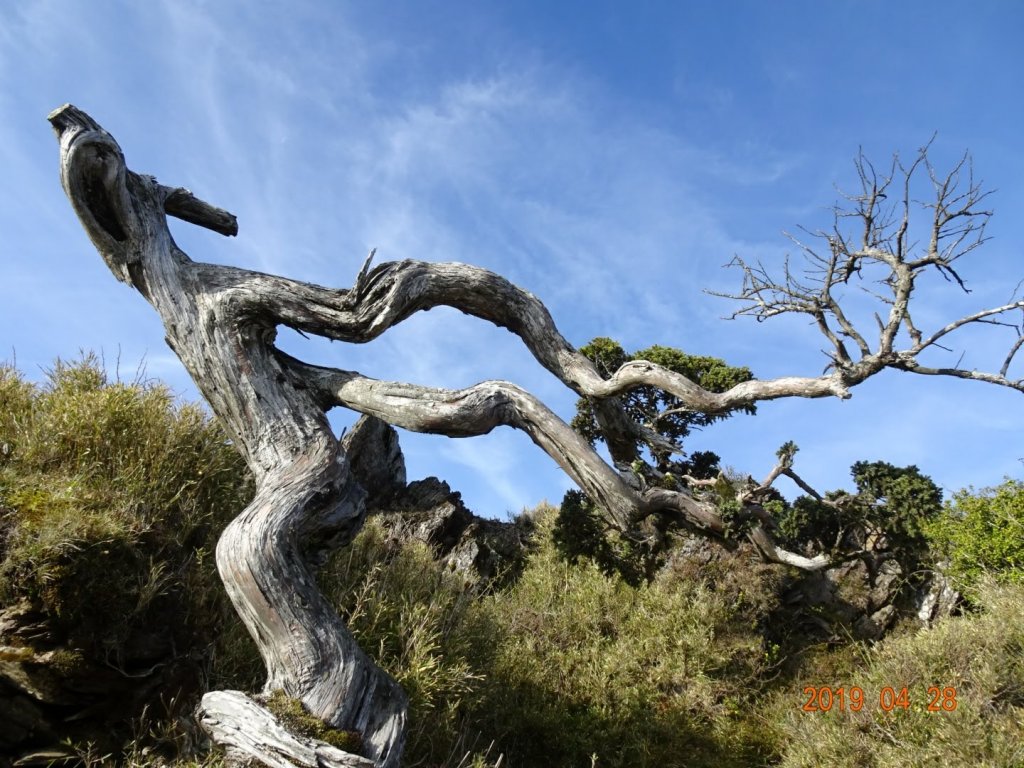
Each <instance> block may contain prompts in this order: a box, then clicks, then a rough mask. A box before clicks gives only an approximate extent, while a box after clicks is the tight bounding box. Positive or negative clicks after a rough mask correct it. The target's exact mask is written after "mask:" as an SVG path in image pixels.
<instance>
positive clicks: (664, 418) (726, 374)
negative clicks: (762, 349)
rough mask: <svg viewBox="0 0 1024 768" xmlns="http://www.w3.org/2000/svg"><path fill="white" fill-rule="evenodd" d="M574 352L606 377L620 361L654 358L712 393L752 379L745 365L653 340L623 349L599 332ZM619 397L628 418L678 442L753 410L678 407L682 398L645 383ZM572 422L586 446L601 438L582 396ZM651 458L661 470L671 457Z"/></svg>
mask: <svg viewBox="0 0 1024 768" xmlns="http://www.w3.org/2000/svg"><path fill="white" fill-rule="evenodd" d="M579 351H580V352H581V353H582V354H584V355H586V356H587V357H588V358H590V360H591V361H593V363H594V365H595V366H596V368H597V370H598V373H600V374H601V375H602V376H604V377H605V378H609V377H611V375H612V374H614V373H615V371H617V370H618V369H619V368H620V367H621V366H622V365H624V364H625V363H627V362H629V361H631V360H646V361H648V362H651V363H656V364H657V365H660V366H662V367H663V368H667V369H668V370H670V371H674V372H676V373H679V374H682V375H683V376H686V377H687V378H689V379H690V380H691V381H693V382H695V383H697V384H699V385H700V386H702V387H704V388H705V389H707V390H710V391H712V392H725V391H726V390H728V389H730V388H731V387H734V386H735V385H737V384H740V383H742V382H744V381H749V380H750V379H751V378H753V375H752V374H751V372H750V369H749V368H746V367H733V366H730V365H727V364H726V363H725V361H724V360H720V359H718V358H717V357H704V356H699V355H688V354H686V353H685V352H682V351H680V350H678V349H674V348H672V347H663V346H661V345H658V344H655V345H654V346H652V347H647V348H646V349H641V350H638V351H636V352H634V353H632V354H627V353H626V351H625V350H624V349H623V348H622V346H621V345H620V344H619V343H618V342H617V341H615V340H613V339H609V338H605V337H598V338H596V339H593V340H592V341H591V342H590V343H589V344H587V345H585V346H583V347H580V350H579ZM621 401H622V404H623V406H624V407H625V410H626V413H627V415H628V416H629V417H630V418H631V419H633V420H634V421H635V422H636V423H638V424H645V425H647V426H649V427H650V428H652V429H654V430H655V431H657V432H659V433H660V434H661V435H662V436H664V437H666V438H668V439H669V440H671V441H672V442H673V443H675V444H676V445H677V446H679V445H681V444H682V441H683V439H684V438H685V437H686V436H687V435H689V434H690V432H691V431H692V430H693V429H699V428H701V427H706V426H708V425H709V424H712V423H714V422H716V421H720V420H722V419H725V418H728V417H729V416H731V415H733V414H734V413H737V412H743V413H754V412H755V409H754V406H745V407H743V408H737V409H733V410H730V411H726V412H723V413H719V414H714V415H708V414H704V413H699V412H696V411H691V410H686V409H683V408H681V406H682V403H681V402H680V401H679V399H678V398H677V397H675V396H674V395H670V394H668V393H667V392H665V391H663V390H660V389H657V388H656V387H647V386H644V387H637V388H636V389H633V390H632V391H630V392H628V393H626V394H625V395H622V396H621ZM572 426H573V429H575V430H576V431H577V432H579V433H580V434H581V435H583V437H585V438H586V439H587V440H589V441H590V443H591V445H593V444H594V442H595V441H597V440H602V439H603V437H602V435H601V432H600V429H599V428H598V425H597V420H596V418H595V416H594V410H593V407H592V405H591V403H590V401H589V400H588V399H587V398H581V399H580V400H579V401H578V402H577V403H576V416H575V418H574V419H573V421H572ZM654 458H655V463H656V464H658V465H659V469H661V470H662V471H666V469H667V468H668V467H667V463H668V461H669V459H670V457H669V456H660V455H659V456H655V457H654ZM708 458H709V457H708V456H704V457H703V458H701V459H700V460H699V461H700V462H701V463H706V462H707V461H708ZM711 463H712V464H717V457H714V460H713V461H712V462H711ZM683 473H690V474H692V472H690V469H689V468H686V469H684V470H683V471H682V472H679V474H683Z"/></svg>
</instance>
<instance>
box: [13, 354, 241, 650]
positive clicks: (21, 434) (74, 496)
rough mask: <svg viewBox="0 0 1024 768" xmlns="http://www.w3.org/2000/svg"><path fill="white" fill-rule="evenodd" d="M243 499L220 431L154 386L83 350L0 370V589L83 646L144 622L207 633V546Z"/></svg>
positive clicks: (222, 614) (234, 461) (235, 463)
mask: <svg viewBox="0 0 1024 768" xmlns="http://www.w3.org/2000/svg"><path fill="white" fill-rule="evenodd" d="M250 495H251V482H250V479H249V474H248V471H247V470H246V468H245V465H244V463H243V462H242V459H241V458H240V457H239V456H238V454H237V452H236V451H235V450H234V449H233V448H232V447H231V445H230V444H229V443H228V442H227V441H226V439H225V437H224V434H223V433H222V432H221V430H220V429H219V428H218V427H217V426H216V425H215V424H214V423H213V422H212V421H211V420H210V419H209V418H208V417H207V416H206V415H205V414H204V413H203V411H202V410H201V409H200V408H199V407H198V406H195V405H182V404H179V403H177V402H176V401H175V398H174V397H173V396H172V394H171V393H170V392H169V391H168V390H167V388H166V387H164V386H162V385H159V384H153V383H148V382H136V383H124V382H118V381H109V380H108V378H107V376H106V374H105V373H104V371H103V368H102V367H101V365H100V363H99V361H98V360H97V358H96V357H95V356H94V355H86V356H84V357H83V358H82V359H81V360H80V361H78V362H75V363H65V362H62V361H60V360H58V361H57V363H56V364H55V365H54V367H53V369H52V370H51V371H49V372H48V376H47V380H46V382H45V383H44V384H42V385H35V384H32V383H29V382H27V381H26V380H25V379H24V378H23V377H22V376H21V375H20V374H19V373H18V372H17V371H16V370H15V369H14V368H12V367H10V366H0V508H5V509H6V510H8V511H7V512H6V513H5V515H4V517H3V521H2V522H0V525H3V527H4V535H3V537H2V539H0V541H2V542H3V546H2V551H0V597H2V599H4V600H5V601H13V600H17V599H20V598H26V599H30V600H33V601H36V602H37V603H39V604H40V605H41V606H42V607H43V609H44V610H45V611H46V612H47V613H48V614H49V615H50V616H51V617H52V618H53V619H54V620H55V621H56V622H57V623H58V625H60V626H62V627H63V628H64V629H65V630H66V631H67V632H69V634H70V636H71V640H72V642H73V643H75V644H77V645H79V646H80V647H82V648H83V649H84V650H87V651H89V652H91V653H100V652H104V653H105V652H108V651H110V650H112V649H113V650H116V649H117V648H118V647H119V646H120V644H121V643H123V642H124V641H125V640H126V639H127V638H128V637H129V636H130V635H132V634H133V633H134V632H137V631H138V630H139V629H140V628H144V627H145V626H147V625H156V626H166V627H167V632H168V633H169V635H171V634H173V636H174V640H175V642H181V643H188V642H190V641H192V640H193V639H195V637H197V636H198V635H206V636H213V634H214V630H213V629H212V625H213V624H220V623H223V622H224V621H226V620H228V616H229V614H228V610H229V609H228V608H227V607H226V604H225V600H224V598H223V597H222V593H223V590H222V589H221V587H220V582H219V579H218V578H217V575H216V572H215V568H214V566H213V556H212V549H213V545H214V542H215V540H216V534H217V532H218V531H219V530H220V528H221V527H222V526H223V525H224V524H225V523H226V521H227V520H229V519H230V518H231V517H233V516H234V515H235V514H237V513H238V512H239V511H240V510H241V509H242V507H244V506H245V504H246V503H247V501H248V499H249V497H250ZM171 617H173V621H172V620H170V619H171Z"/></svg>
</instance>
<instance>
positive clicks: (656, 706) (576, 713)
mask: <svg viewBox="0 0 1024 768" xmlns="http://www.w3.org/2000/svg"><path fill="white" fill-rule="evenodd" d="M552 518H553V513H548V514H547V515H546V516H542V517H540V518H539V519H540V526H539V530H538V533H537V536H538V542H537V545H538V549H537V551H536V552H535V553H534V554H533V555H532V556H531V559H530V561H529V563H528V565H527V568H526V570H525V572H524V573H523V575H522V577H521V578H520V579H519V581H518V582H516V583H515V584H514V585H513V586H511V587H509V588H507V589H506V590H503V591H501V592H498V593H495V594H493V595H490V596H488V597H487V598H486V599H484V600H482V601H479V602H478V603H476V604H475V605H474V606H473V607H472V609H471V611H470V612H469V615H468V616H467V621H466V628H465V631H466V633H467V635H468V637H469V639H470V642H471V645H472V648H473V651H472V653H471V659H472V660H473V661H474V663H475V664H477V665H479V667H478V668H479V669H480V671H481V672H482V673H483V675H484V680H483V681H482V683H481V684H480V686H479V690H480V695H479V697H478V698H477V699H476V700H475V701H474V702H473V705H472V714H471V717H472V722H473V723H474V726H475V727H476V728H478V729H480V730H481V731H482V733H483V734H484V735H485V737H486V739H488V740H490V739H493V740H494V741H495V742H496V743H497V744H498V745H499V746H500V749H501V751H502V752H503V753H504V754H505V755H506V758H507V760H508V765H512V766H534V765H545V766H586V765H591V759H592V756H593V757H594V763H593V764H594V765H598V766H654V765H657V766H682V765H687V766H702V765H708V766H711V765H714V766H729V765H735V766H755V765H763V764H766V762H767V760H768V759H769V758H770V756H771V755H772V754H773V751H774V746H773V738H772V736H771V733H770V730H769V729H767V728H765V727H764V725H763V723H762V722H761V721H760V719H759V718H758V717H757V714H756V710H755V708H754V707H753V705H752V702H753V698H754V696H755V694H756V693H757V692H758V690H759V689H760V682H761V677H762V673H763V672H764V671H765V668H766V658H765V651H764V647H763V645H762V642H761V638H760V636H759V635H758V634H757V633H756V632H752V631H751V626H750V623H749V622H748V620H747V619H746V617H744V616H743V613H742V611H737V610H736V607H737V606H736V602H735V601H734V600H733V599H730V596H729V595H728V593H727V591H726V590H724V589H723V590H716V589H714V588H713V587H712V585H711V584H709V583H708V582H707V581H704V580H701V579H699V578H698V579H693V578H689V575H688V574H686V575H685V576H684V575H683V574H681V573H680V572H678V571H676V570H674V569H666V570H664V571H662V572H661V573H659V574H658V576H656V577H655V578H654V579H653V581H651V582H650V583H649V584H648V583H641V584H640V585H638V586H631V585H629V584H627V583H626V582H625V581H623V580H622V579H621V578H620V577H618V576H616V575H607V574H605V573H603V572H602V571H601V570H600V568H599V567H598V566H597V565H595V564H594V563H593V562H591V561H588V560H581V561H579V562H577V563H575V564H571V563H567V562H566V561H565V560H564V559H562V558H561V557H560V556H559V554H558V552H557V550H556V548H555V546H554V544H553V542H552V540H551V529H552V527H553V519H552Z"/></svg>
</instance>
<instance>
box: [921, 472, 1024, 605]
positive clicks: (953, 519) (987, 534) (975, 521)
mask: <svg viewBox="0 0 1024 768" xmlns="http://www.w3.org/2000/svg"><path fill="white" fill-rule="evenodd" d="M929 536H930V538H931V540H932V544H933V547H934V548H935V550H936V552H937V553H938V554H939V555H940V556H943V557H945V558H947V559H948V561H949V572H950V574H951V575H952V576H954V577H956V578H958V579H959V580H960V581H961V583H962V584H963V586H964V587H965V588H967V589H968V590H970V589H971V586H972V585H973V584H975V583H977V581H978V580H979V578H980V577H981V576H982V575H984V574H986V573H988V574H991V575H992V576H993V577H995V578H997V579H999V580H1003V581H1012V582H1018V583H1024V482H1021V481H1019V480H1009V479H1007V480H1006V481H1005V482H1004V483H1003V484H1002V485H999V486H996V487H995V488H986V489H984V490H981V491H978V492H975V491H974V490H973V489H968V490H963V491H960V492H959V493H956V494H954V496H953V499H952V501H951V502H950V503H949V504H947V505H946V507H945V510H944V514H943V515H942V516H941V517H940V518H939V519H938V520H937V521H936V522H935V523H934V524H933V525H932V526H931V527H930V529H929Z"/></svg>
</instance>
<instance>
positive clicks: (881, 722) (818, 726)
mask: <svg viewBox="0 0 1024 768" xmlns="http://www.w3.org/2000/svg"><path fill="white" fill-rule="evenodd" d="M978 601H979V604H980V605H981V606H982V608H983V612H982V613H979V614H975V615H965V616H958V617H954V618H951V619H947V620H946V621H944V622H941V623H939V624H938V625H937V626H935V627H934V628H932V629H928V630H922V631H920V632H916V633H913V634H906V635H903V636H900V637H894V638H890V639H887V640H884V641H882V642H881V643H880V644H879V645H877V646H875V647H874V648H873V649H871V650H870V651H864V652H863V653H864V654H865V657H864V658H863V659H862V660H861V663H859V664H855V665H848V666H846V667H845V669H844V670H843V671H842V672H840V673H838V674H837V673H836V670H835V669H829V668H828V667H826V666H825V665H821V666H818V667H811V668H809V669H806V670H805V673H804V674H805V676H804V678H803V679H801V680H798V681H794V682H793V684H792V685H790V686H789V687H788V688H787V689H786V690H784V691H783V692H780V693H779V694H777V695H776V697H775V698H774V700H773V704H772V706H771V707H769V706H767V705H766V706H765V710H764V711H765V713H766V714H768V715H769V716H771V717H773V718H775V719H777V720H778V721H779V722H780V724H781V725H782V727H783V729H784V731H785V738H784V739H783V742H782V743H783V744H784V745H785V751H784V755H783V760H782V762H781V765H782V766H784V768H812V767H816V766H821V765H828V766H840V767H843V766H849V768H883V766H892V765H899V766H907V768H917V767H920V768H925V766H935V765H941V766H948V767H949V768H986V767H990V768H997V767H998V768H1009V767H1011V766H1020V765H1024V747H1022V745H1024V587H1022V586H1020V585H1003V586H998V585H996V584H994V583H993V582H991V581H988V582H984V583H982V584H981V585H980V586H979V591H978ZM804 685H808V686H829V687H831V688H838V687H840V686H843V687H845V688H847V689H848V688H849V687H851V686H857V687H859V688H861V689H862V690H863V692H864V706H863V709H861V710H860V711H859V712H854V711H850V709H848V708H846V709H845V710H843V711H840V710H839V708H838V707H834V708H833V709H832V711H830V712H827V713H825V712H804V711H802V706H803V704H804V702H806V701H807V699H808V696H807V695H805V694H804V693H803V686H804ZM933 686H934V687H936V688H938V689H939V692H931V693H930V692H929V688H931V687H933ZM886 687H890V688H893V689H894V690H895V691H897V692H898V691H900V690H901V689H902V688H903V687H906V688H907V692H908V702H909V707H907V708H906V709H903V708H902V707H896V708H894V709H892V711H890V712H885V711H883V709H882V708H881V707H880V706H879V697H880V694H881V691H882V689H883V688H886ZM945 688H953V689H955V693H956V695H955V699H956V709H955V710H952V711H947V710H945V709H942V707H941V703H942V700H943V698H942V694H941V691H942V689H945ZM933 700H934V701H935V703H936V705H939V710H938V711H928V705H929V704H930V703H932V701H933Z"/></svg>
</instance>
